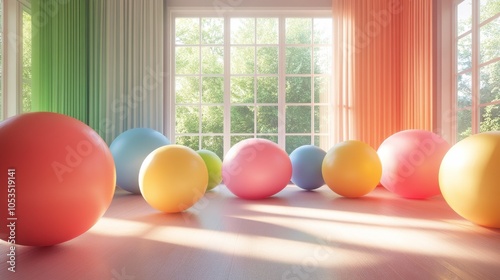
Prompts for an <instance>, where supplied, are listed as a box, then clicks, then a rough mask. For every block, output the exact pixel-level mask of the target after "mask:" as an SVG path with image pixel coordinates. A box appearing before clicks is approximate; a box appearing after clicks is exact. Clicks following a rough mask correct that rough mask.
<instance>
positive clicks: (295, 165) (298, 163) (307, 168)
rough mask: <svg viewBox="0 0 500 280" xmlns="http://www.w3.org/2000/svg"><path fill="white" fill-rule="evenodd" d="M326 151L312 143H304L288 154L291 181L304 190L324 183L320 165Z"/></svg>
mask: <svg viewBox="0 0 500 280" xmlns="http://www.w3.org/2000/svg"><path fill="white" fill-rule="evenodd" d="M325 155H326V152H325V151H323V150H322V149H320V148H318V147H316V146H313V145H304V146H300V147H298V148H297V149H295V150H294V151H293V152H292V153H291V154H290V160H291V161H292V182H293V183H294V184H295V185H297V186H298V187H300V188H302V189H305V190H314V189H317V188H319V187H321V186H323V185H324V184H325V181H324V180H323V175H322V172H321V166H322V164H323V159H324V158H325Z"/></svg>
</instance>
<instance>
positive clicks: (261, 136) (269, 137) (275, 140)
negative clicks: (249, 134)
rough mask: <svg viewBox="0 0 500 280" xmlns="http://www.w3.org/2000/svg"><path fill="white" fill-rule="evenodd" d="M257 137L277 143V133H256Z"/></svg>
mask: <svg viewBox="0 0 500 280" xmlns="http://www.w3.org/2000/svg"><path fill="white" fill-rule="evenodd" d="M257 138H261V139H267V140H269V141H272V142H274V143H276V144H278V135H257Z"/></svg>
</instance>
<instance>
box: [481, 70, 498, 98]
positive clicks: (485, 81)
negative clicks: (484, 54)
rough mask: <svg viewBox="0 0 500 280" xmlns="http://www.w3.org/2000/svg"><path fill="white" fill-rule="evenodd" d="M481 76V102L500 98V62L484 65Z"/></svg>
mask: <svg viewBox="0 0 500 280" xmlns="http://www.w3.org/2000/svg"><path fill="white" fill-rule="evenodd" d="M480 77H481V80H480V92H479V98H480V103H481V104H484V103H490V102H493V101H497V100H500V62H495V63H493V64H488V65H486V66H484V67H482V68H481V70H480Z"/></svg>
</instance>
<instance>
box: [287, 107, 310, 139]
mask: <svg viewBox="0 0 500 280" xmlns="http://www.w3.org/2000/svg"><path fill="white" fill-rule="evenodd" d="M286 132H287V133H311V107H310V106H287V107H286Z"/></svg>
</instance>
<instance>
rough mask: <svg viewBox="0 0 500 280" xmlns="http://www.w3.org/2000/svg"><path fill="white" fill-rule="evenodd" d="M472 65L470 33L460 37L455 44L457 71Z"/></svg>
mask: <svg viewBox="0 0 500 280" xmlns="http://www.w3.org/2000/svg"><path fill="white" fill-rule="evenodd" d="M470 67H472V34H469V35H467V36H465V37H462V38H460V40H458V44H457V70H458V72H460V71H462V70H465V69H468V68H470Z"/></svg>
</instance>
